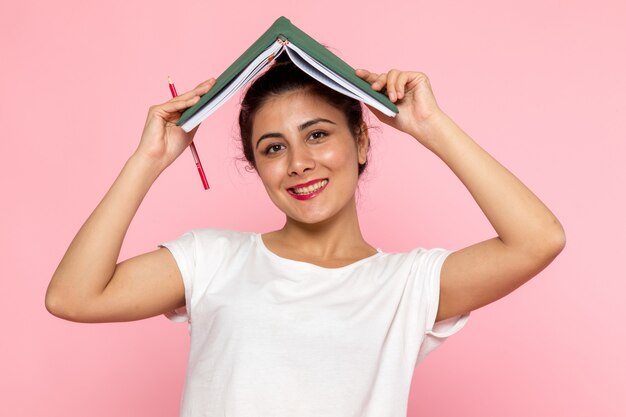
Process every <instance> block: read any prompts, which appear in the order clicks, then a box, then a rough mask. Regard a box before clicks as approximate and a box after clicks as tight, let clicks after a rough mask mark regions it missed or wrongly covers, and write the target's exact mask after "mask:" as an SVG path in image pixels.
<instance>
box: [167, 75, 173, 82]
mask: <svg viewBox="0 0 626 417" xmlns="http://www.w3.org/2000/svg"><path fill="white" fill-rule="evenodd" d="M167 82H168V83H170V84H174V83H173V82H172V79H171V78H170V76H169V75H168V76H167Z"/></svg>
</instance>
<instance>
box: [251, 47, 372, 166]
mask: <svg viewBox="0 0 626 417" xmlns="http://www.w3.org/2000/svg"><path fill="white" fill-rule="evenodd" d="M299 90H302V91H305V92H307V93H310V94H314V95H317V96H318V97H321V98H323V99H324V100H326V102H327V103H329V104H330V105H331V106H333V107H335V108H336V109H338V110H340V111H341V112H342V113H343V114H344V116H345V117H346V121H347V123H348V127H349V129H350V131H351V132H352V136H353V137H354V138H355V140H356V139H357V138H358V137H359V136H360V135H361V134H362V133H363V132H362V130H363V129H364V127H365V124H364V122H363V108H362V106H361V103H360V102H359V101H358V100H355V99H353V98H350V97H348V96H345V95H343V94H341V93H338V92H336V91H335V90H333V89H331V88H328V87H326V86H325V85H324V84H321V83H319V82H318V81H317V80H315V79H314V78H312V77H311V76H309V75H308V74H306V73H304V72H303V71H302V70H300V68H298V67H297V66H296V65H295V64H294V63H293V62H291V60H290V59H289V57H288V55H287V54H286V53H283V54H281V55H280V56H279V57H278V58H277V59H275V60H274V63H273V64H272V66H271V67H270V68H269V69H268V70H267V71H266V72H265V73H263V74H262V75H261V76H260V77H258V78H257V79H256V80H254V82H253V83H252V84H251V85H250V87H248V89H247V90H246V93H245V95H244V98H243V100H242V102H241V110H240V112H239V132H240V135H241V142H242V147H243V154H244V157H245V158H246V160H247V161H248V162H249V163H250V165H252V167H254V168H255V169H256V161H255V159H254V151H253V148H252V124H253V122H254V117H255V116H256V114H257V112H258V111H259V109H260V108H261V107H262V106H263V105H264V104H265V103H266V102H267V101H268V100H270V99H271V98H275V97H278V96H280V95H281V94H285V93H288V92H292V91H299ZM366 166H367V161H365V163H363V164H358V173H359V176H360V175H361V174H362V173H363V171H364V170H365V167H366Z"/></svg>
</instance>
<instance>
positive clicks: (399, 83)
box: [396, 71, 410, 100]
mask: <svg viewBox="0 0 626 417" xmlns="http://www.w3.org/2000/svg"><path fill="white" fill-rule="evenodd" d="M409 75H410V73H408V72H406V71H403V72H401V73H400V74H399V75H398V78H397V80H396V94H397V96H398V100H401V99H402V98H403V97H404V92H405V90H406V84H407V81H408V79H409Z"/></svg>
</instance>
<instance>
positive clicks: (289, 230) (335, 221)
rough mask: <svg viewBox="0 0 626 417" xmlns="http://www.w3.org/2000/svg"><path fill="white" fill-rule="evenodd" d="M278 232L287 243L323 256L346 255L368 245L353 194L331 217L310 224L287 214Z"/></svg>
mask: <svg viewBox="0 0 626 417" xmlns="http://www.w3.org/2000/svg"><path fill="white" fill-rule="evenodd" d="M277 232H278V234H280V236H281V241H282V242H283V243H284V244H285V245H286V246H289V247H291V248H292V249H293V250H296V251H298V252H301V253H303V254H306V255H310V256H314V257H317V258H320V259H332V258H342V257H347V256H349V255H350V254H351V253H353V252H354V250H355V249H357V248H362V247H363V246H369V245H368V244H367V242H365V240H364V239H363V235H362V234H361V228H360V226H359V219H358V216H357V210H356V203H355V200H354V197H352V200H351V202H350V204H347V205H346V207H345V208H344V209H343V210H342V211H341V212H339V213H337V214H336V215H335V216H333V217H331V218H328V219H326V220H324V221H322V222H319V223H313V224H310V223H302V222H299V221H296V220H294V219H292V218H289V217H287V219H286V221H285V225H284V226H283V228H282V229H281V230H279V231H277Z"/></svg>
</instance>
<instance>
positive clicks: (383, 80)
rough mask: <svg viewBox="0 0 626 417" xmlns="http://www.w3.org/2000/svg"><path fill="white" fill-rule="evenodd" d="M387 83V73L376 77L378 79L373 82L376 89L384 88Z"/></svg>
mask: <svg viewBox="0 0 626 417" xmlns="http://www.w3.org/2000/svg"><path fill="white" fill-rule="evenodd" d="M386 85H387V74H385V73H383V74H380V75H379V76H378V77H376V81H374V82H373V83H372V88H373V89H374V90H382V89H383V88H384V87H385V86H386Z"/></svg>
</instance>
